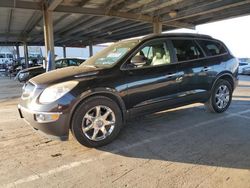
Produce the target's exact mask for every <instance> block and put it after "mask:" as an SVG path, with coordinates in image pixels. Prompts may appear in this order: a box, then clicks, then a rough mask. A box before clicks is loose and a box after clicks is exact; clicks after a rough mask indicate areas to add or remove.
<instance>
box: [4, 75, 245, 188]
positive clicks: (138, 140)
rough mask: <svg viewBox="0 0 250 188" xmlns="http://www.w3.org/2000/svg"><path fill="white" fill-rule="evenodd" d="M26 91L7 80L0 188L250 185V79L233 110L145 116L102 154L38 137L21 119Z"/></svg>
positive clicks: (238, 93)
mask: <svg viewBox="0 0 250 188" xmlns="http://www.w3.org/2000/svg"><path fill="white" fill-rule="evenodd" d="M20 90H21V85H20V84H18V83H16V82H15V81H13V80H9V79H4V78H1V79H0V187H24V188H27V187H36V188H37V187H67V188H68V187H84V188H87V187H107V188H110V187H142V188H145V187H185V188H186V187H190V188H194V187H216V188H217V187H225V188H228V187H237V188H238V187H240V188H244V187H250V108H249V107H250V76H249V77H247V76H241V81H240V85H239V87H238V88H237V90H236V91H235V93H234V97H233V102H232V104H231V107H230V108H229V110H228V111H227V112H226V113H223V114H211V113H207V112H205V110H204V107H203V105H201V104H195V105H189V106H185V107H183V108H178V109H173V110H168V111H164V112H161V113H157V114H153V115H149V116H146V117H141V118H138V119H136V120H134V121H130V122H129V123H128V124H127V126H126V127H125V129H124V130H123V131H122V133H121V135H120V136H119V138H118V139H117V140H115V141H114V142H113V143H111V144H110V145H108V146H106V147H103V148H101V149H89V148H86V147H83V146H81V145H80V144H78V143H77V142H76V141H75V140H74V139H73V138H72V137H71V138H70V141H68V142H59V141H51V140H49V139H47V138H45V137H43V136H41V135H39V134H36V133H35V132H34V131H33V130H32V129H31V128H30V127H29V126H28V125H26V124H25V123H24V122H23V120H21V119H20V118H19V117H18V113H17V108H16V105H17V103H18V98H16V97H17V96H19V93H20Z"/></svg>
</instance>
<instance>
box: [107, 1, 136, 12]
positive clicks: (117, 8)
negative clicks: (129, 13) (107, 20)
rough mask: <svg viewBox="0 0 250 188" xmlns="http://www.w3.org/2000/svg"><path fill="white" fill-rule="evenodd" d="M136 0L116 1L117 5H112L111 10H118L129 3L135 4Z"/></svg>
mask: <svg viewBox="0 0 250 188" xmlns="http://www.w3.org/2000/svg"><path fill="white" fill-rule="evenodd" d="M137 3H138V2H136V1H135V0H126V1H122V2H120V3H118V4H117V5H115V6H113V7H112V9H113V10H119V9H122V8H124V7H126V6H128V5H130V4H137Z"/></svg>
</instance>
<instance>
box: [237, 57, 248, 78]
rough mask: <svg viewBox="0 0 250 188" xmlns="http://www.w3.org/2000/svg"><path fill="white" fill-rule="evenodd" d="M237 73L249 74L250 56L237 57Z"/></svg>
mask: <svg viewBox="0 0 250 188" xmlns="http://www.w3.org/2000/svg"><path fill="white" fill-rule="evenodd" d="M239 61H240V63H239V74H250V58H239Z"/></svg>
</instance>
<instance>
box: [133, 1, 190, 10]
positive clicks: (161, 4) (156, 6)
mask: <svg viewBox="0 0 250 188" xmlns="http://www.w3.org/2000/svg"><path fill="white" fill-rule="evenodd" d="M183 1H184V0H169V1H161V2H159V0H155V1H153V2H151V3H148V4H145V5H142V6H141V7H139V8H136V9H133V12H141V11H142V10H143V11H142V12H143V13H150V12H153V11H155V10H159V9H161V8H165V7H170V6H175V5H176V4H177V3H184V2H183ZM189 1H190V0H189ZM145 7H146V9H145Z"/></svg>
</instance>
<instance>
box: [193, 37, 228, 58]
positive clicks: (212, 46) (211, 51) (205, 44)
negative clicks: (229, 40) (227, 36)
mask: <svg viewBox="0 0 250 188" xmlns="http://www.w3.org/2000/svg"><path fill="white" fill-rule="evenodd" d="M198 42H199V44H200V46H201V47H202V48H203V49H204V51H205V52H206V54H207V56H214V55H220V54H224V53H226V49H225V48H224V47H223V46H222V45H221V44H220V43H218V42H214V41H209V40H199V41H198Z"/></svg>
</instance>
